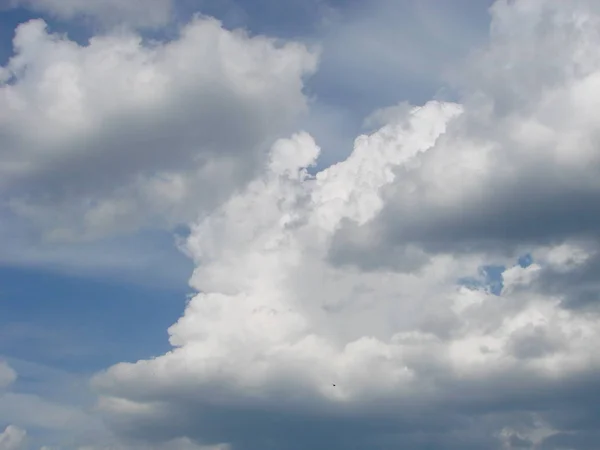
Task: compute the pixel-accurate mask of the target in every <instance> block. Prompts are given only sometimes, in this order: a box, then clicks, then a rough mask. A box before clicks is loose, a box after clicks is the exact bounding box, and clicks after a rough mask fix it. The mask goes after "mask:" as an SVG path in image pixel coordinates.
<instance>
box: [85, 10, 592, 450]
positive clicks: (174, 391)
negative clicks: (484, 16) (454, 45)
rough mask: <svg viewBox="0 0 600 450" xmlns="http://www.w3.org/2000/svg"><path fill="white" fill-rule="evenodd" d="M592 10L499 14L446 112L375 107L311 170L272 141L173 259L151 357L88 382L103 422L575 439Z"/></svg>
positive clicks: (149, 433)
mask: <svg viewBox="0 0 600 450" xmlns="http://www.w3.org/2000/svg"><path fill="white" fill-rule="evenodd" d="M598 13H599V11H597V10H596V6H594V5H593V4H592V3H588V2H583V1H580V2H573V3H567V2H561V1H558V0H556V1H515V2H505V1H499V2H497V3H496V4H495V6H494V8H493V9H492V15H493V23H492V28H491V39H490V44H489V47H488V48H486V49H485V50H484V51H482V52H481V54H479V55H478V56H477V57H476V58H475V60H474V62H473V64H472V65H471V66H470V72H469V76H468V77H467V78H468V79H469V80H470V83H471V84H470V86H469V89H470V90H469V91H468V92H466V93H465V95H464V98H463V100H462V101H461V103H460V104H458V103H444V102H429V103H427V104H425V105H423V106H421V107H410V108H409V107H401V108H393V109H388V110H386V111H385V112H384V113H382V114H379V115H376V116H374V117H376V118H377V120H381V118H385V119H386V120H388V121H390V123H388V124H387V125H385V126H383V127H382V128H381V129H379V130H378V131H376V132H374V133H372V134H371V135H368V136H360V137H359V138H358V139H357V140H356V142H355V145H354V150H353V152H352V154H351V155H350V156H349V157H348V158H347V159H346V160H345V161H342V162H340V163H338V164H336V165H334V166H332V167H330V168H327V169H325V170H322V171H320V172H318V173H317V174H316V175H315V176H310V175H309V174H308V171H307V168H308V167H310V166H311V165H314V164H315V161H316V158H317V157H318V154H319V148H318V146H317V144H316V143H315V142H314V141H313V139H312V138H311V136H310V135H308V134H306V133H298V134H296V135H294V136H293V137H292V138H290V139H284V140H280V141H278V142H277V143H276V144H275V145H274V146H273V147H272V150H271V153H270V159H269V161H268V163H267V164H266V165H265V169H264V172H263V173H262V174H261V175H260V176H258V177H256V178H255V179H254V181H252V182H251V183H250V184H249V185H248V186H247V188H246V189H244V190H242V191H240V192H238V193H236V194H235V195H232V196H231V197H230V198H229V199H228V200H227V201H226V202H225V203H223V204H222V205H221V206H220V207H219V208H218V209H217V210H216V211H215V212H213V213H212V214H209V215H207V216H206V217H204V218H203V219H201V220H199V221H198V222H197V223H195V225H194V226H193V227H192V233H191V235H190V236H189V238H188V239H187V240H186V242H185V243H184V244H182V246H183V248H184V250H185V251H186V252H187V253H188V254H189V255H190V257H191V258H192V259H193V260H194V262H195V264H196V269H195V270H194V273H193V276H192V277H191V280H190V284H191V286H192V287H194V288H195V289H196V290H197V291H198V294H197V295H196V296H195V297H194V298H192V299H191V300H190V301H189V303H188V305H187V307H186V310H185V313H184V315H183V316H182V317H181V319H180V320H179V321H178V322H177V323H176V324H174V325H173V326H172V327H171V328H170V329H169V335H170V343H171V345H172V346H173V348H172V350H171V351H170V352H168V353H167V354H165V355H163V356H160V357H157V358H155V359H152V360H144V361H138V362H136V363H121V364H117V365H115V366H113V367H111V368H110V369H108V370H107V371H106V372H104V373H101V374H99V375H98V376H97V377H96V378H95V380H94V384H95V386H96V387H97V389H99V391H100V392H101V393H102V397H101V400H100V405H99V406H100V408H101V410H103V411H104V414H105V416H106V418H107V420H108V423H109V424H110V425H111V426H112V428H113V429H114V430H115V431H117V432H118V433H120V434H121V435H123V436H127V437H129V438H132V439H142V440H159V441H160V440H163V441H168V440H171V439H176V438H183V437H185V438H189V439H192V440H193V441H195V442H197V443H199V444H202V445H213V444H219V443H229V444H230V445H231V446H232V447H233V448H234V449H259V448H271V447H272V448H289V449H296V448H297V449H300V448H328V449H331V448H348V447H349V446H351V445H353V446H357V445H358V446H360V447H365V448H367V447H371V448H372V447H377V448H398V447H399V446H400V447H403V448H440V449H453V448H457V449H458V448H460V449H465V448H473V449H480V448H510V449H514V448H530V449H532V448H549V449H558V448H591V447H590V446H591V445H592V444H594V445H595V443H596V442H597V431H596V430H597V429H598V428H599V425H600V424H599V423H598V417H597V414H596V413H595V411H596V404H597V401H598V396H597V395H596V392H600V391H599V390H598V388H599V386H598V381H597V380H598V375H599V370H600V360H599V358H598V356H597V352H596V351H595V348H596V347H597V345H598V344H599V343H600V331H599V330H600V327H599V324H600V323H599V320H600V317H599V316H598V313H599V311H598V308H597V306H598V303H597V300H595V299H593V298H592V297H590V296H589V294H590V293H591V294H594V293H596V294H597V292H598V291H597V282H596V281H595V279H594V278H593V277H592V276H591V274H592V273H594V272H593V270H594V268H596V267H598V266H597V265H598V260H599V259H598V251H597V250H598V239H597V232H596V230H597V225H598V220H597V214H595V212H594V206H593V205H594V204H595V200H594V199H596V198H597V196H598V194H600V192H599V190H598V189H599V188H598V183H597V182H596V180H597V179H598V176H597V175H598V173H597V172H598V167H599V160H598V158H599V155H600V153H598V150H597V149H598V145H597V144H598V142H597V136H598V126H597V121H596V120H595V113H594V111H595V107H594V106H595V105H596V104H597V103H598V101H599V99H600V97H599V95H598V93H599V91H598V90H597V89H596V84H597V79H599V74H600V60H599V59H598V58H597V48H598V44H600V36H599V34H598V33H599V32H598V30H599V29H600V28H599V27H598V24H599V23H598V22H599V21H600V15H599V14H598ZM525 256H526V257H525ZM490 266H496V267H501V270H500V274H501V275H500V278H501V281H502V288H501V290H499V291H495V290H494V289H492V285H491V281H492V280H490V279H489V276H487V275H486V273H487V272H486V268H487V267H490ZM596 273H597V272H596ZM582 290H584V291H585V292H587V293H588V297H587V302H584V303H585V304H584V305H582V303H581V301H580V302H575V301H574V300H577V299H579V296H580V295H583V294H582V292H581V291H582ZM585 292H584V293H585ZM584 306H585V307H584ZM334 384H335V386H334Z"/></svg>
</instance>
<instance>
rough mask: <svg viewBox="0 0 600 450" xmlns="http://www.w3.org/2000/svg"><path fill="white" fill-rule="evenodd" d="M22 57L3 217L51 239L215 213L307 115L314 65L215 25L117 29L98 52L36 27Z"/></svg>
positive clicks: (5, 115) (290, 48) (23, 43)
mask: <svg viewBox="0 0 600 450" xmlns="http://www.w3.org/2000/svg"><path fill="white" fill-rule="evenodd" d="M14 49H15V55H14V56H13V57H12V58H11V60H10V61H9V62H8V64H7V65H6V66H5V67H2V68H0V81H1V83H2V84H1V85H0V131H1V133H0V135H1V136H2V137H1V138H0V144H1V146H2V149H3V150H2V151H1V152H0V161H2V170H1V176H2V182H1V183H0V189H1V192H2V195H3V197H4V198H5V199H7V201H5V202H3V213H6V214H12V215H13V216H14V217H13V219H12V222H11V223H14V227H21V228H22V225H23V223H21V222H22V221H23V220H24V219H25V220H26V222H25V225H27V223H30V222H33V223H35V224H37V225H38V226H40V227H42V229H43V230H44V232H45V237H46V238H47V239H50V240H73V239H81V238H83V239H91V238H97V237H99V236H103V235H105V234H107V233H112V232H115V231H127V230H135V229H137V228H138V227H139V226H140V225H141V224H144V225H145V226H148V224H149V222H153V221H154V223H155V224H162V225H167V226H171V225H173V224H174V223H179V222H181V221H185V220H190V219H191V218H192V217H194V216H195V215H196V214H198V213H199V212H200V211H202V208H203V207H210V206H211V205H214V204H215V203H216V202H218V201H219V200H220V199H222V198H223V197H224V196H225V197H226V196H227V195H228V193H230V192H231V191H232V190H233V189H235V188H237V187H239V186H241V185H243V184H244V183H245V182H246V181H247V180H249V179H251V178H252V176H253V172H254V170H255V169H256V167H257V164H259V163H260V161H261V160H263V159H264V157H265V152H266V149H268V143H269V140H272V139H273V138H274V137H275V136H276V135H278V134H279V133H281V132H282V131H283V130H285V129H286V127H289V126H290V124H291V123H292V122H293V120H294V119H295V118H296V117H297V116H298V115H299V114H301V113H303V112H304V111H305V110H306V106H307V105H306V98H305V96H304V94H303V92H302V89H303V77H304V76H306V75H308V74H310V73H311V72H312V71H314V69H315V66H316V55H315V54H314V53H311V52H310V51H309V50H308V49H307V48H306V47H304V46H302V45H300V44H296V43H285V42H284V43H281V42H276V41H274V40H272V39H268V38H265V37H260V36H256V37H250V36H248V35H247V34H245V33H244V32H242V31H233V32H232V31H228V30H225V29H224V28H222V27H221V24H220V23H219V22H218V21H216V20H213V19H210V18H204V17H198V18H196V19H194V20H192V21H191V22H190V23H189V24H188V25H186V26H185V27H183V28H182V30H181V33H180V36H179V37H178V38H176V39H174V40H172V41H168V42H161V43H158V42H154V43H148V42H145V41H143V40H142V38H141V37H140V36H139V35H137V34H134V33H130V32H123V31H121V32H116V31H115V32H113V33H109V34H105V35H102V36H96V37H94V38H92V39H91V40H90V42H89V43H88V44H87V45H78V44H76V43H75V42H73V41H70V40H69V39H68V38H67V37H65V36H59V35H56V34H51V33H49V32H48V30H47V27H46V24H45V23H44V22H43V21H41V20H33V21H30V22H28V23H25V24H22V25H20V26H19V28H18V29H17V31H16V34H15V38H14ZM33 130H35V132H33ZM15 217H16V218H15ZM167 217H168V219H166V218H167ZM19 220H21V222H19ZM165 222H166V224H165Z"/></svg>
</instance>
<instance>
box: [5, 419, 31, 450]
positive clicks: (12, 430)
mask: <svg viewBox="0 0 600 450" xmlns="http://www.w3.org/2000/svg"><path fill="white" fill-rule="evenodd" d="M26 436H27V433H26V432H25V430H22V429H20V428H18V427H15V426H14V425H9V426H7V427H6V429H5V430H4V431H3V432H2V433H0V450H21V449H23V448H24V445H25V437H26Z"/></svg>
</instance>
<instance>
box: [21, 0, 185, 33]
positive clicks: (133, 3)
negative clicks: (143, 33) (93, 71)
mask: <svg viewBox="0 0 600 450" xmlns="http://www.w3.org/2000/svg"><path fill="white" fill-rule="evenodd" d="M9 1H10V2H11V4H12V5H13V6H17V5H18V6H22V7H26V8H29V9H31V10H33V11H35V12H41V13H46V14H50V15H51V16H54V17H57V18H59V19H62V20H73V19H81V18H85V19H88V20H93V21H95V22H99V23H101V24H104V25H109V26H111V25H117V24H126V25H133V26H135V27H143V28H155V27H160V26H164V25H167V24H168V23H169V22H170V21H171V19H172V18H173V17H172V16H173V13H174V11H173V6H174V5H173V1H172V0H143V1H142V0H130V1H127V2H122V1H119V0H9Z"/></svg>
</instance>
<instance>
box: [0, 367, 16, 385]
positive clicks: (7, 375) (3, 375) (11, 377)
mask: <svg viewBox="0 0 600 450" xmlns="http://www.w3.org/2000/svg"><path fill="white" fill-rule="evenodd" d="M16 379H17V372H15V370H14V369H13V368H12V367H10V366H9V365H8V363H7V362H6V361H2V360H0V389H2V388H6V387H8V386H10V385H11V384H12V383H14V381H15V380H16Z"/></svg>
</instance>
